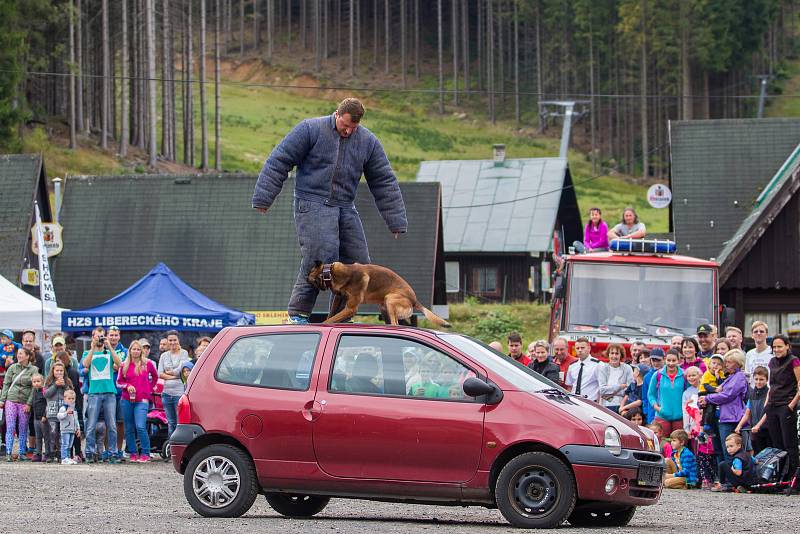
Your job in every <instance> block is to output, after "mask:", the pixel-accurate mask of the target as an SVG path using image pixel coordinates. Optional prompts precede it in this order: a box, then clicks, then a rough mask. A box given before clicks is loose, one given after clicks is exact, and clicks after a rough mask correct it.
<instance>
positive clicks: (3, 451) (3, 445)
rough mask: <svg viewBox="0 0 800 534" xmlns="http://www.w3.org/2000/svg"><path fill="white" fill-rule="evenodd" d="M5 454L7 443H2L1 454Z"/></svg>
mask: <svg viewBox="0 0 800 534" xmlns="http://www.w3.org/2000/svg"><path fill="white" fill-rule="evenodd" d="M5 455H6V445H5V443H3V444H0V456H5Z"/></svg>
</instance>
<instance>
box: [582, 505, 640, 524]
mask: <svg viewBox="0 0 800 534" xmlns="http://www.w3.org/2000/svg"><path fill="white" fill-rule="evenodd" d="M635 513H636V507H635V506H631V507H630V508H626V509H624V510H616V511H614V512H584V511H580V510H575V511H573V512H572V513H571V514H570V516H569V519H567V521H569V524H570V525H572V526H573V527H624V526H626V525H627V524H628V523H630V522H631V519H633V514H635Z"/></svg>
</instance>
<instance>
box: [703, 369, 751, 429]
mask: <svg viewBox="0 0 800 534" xmlns="http://www.w3.org/2000/svg"><path fill="white" fill-rule="evenodd" d="M746 399H747V377H746V376H745V374H744V373H743V372H742V371H741V370H739V371H736V372H735V373H733V374H732V375H729V376H728V378H726V379H725V383H724V384H723V385H722V391H720V392H719V393H712V394H711V395H707V396H706V400H707V401H708V402H710V403H711V404H716V405H717V406H719V422H720V423H738V422H739V421H741V419H742V416H743V415H744V410H745V408H744V403H745V400H746Z"/></svg>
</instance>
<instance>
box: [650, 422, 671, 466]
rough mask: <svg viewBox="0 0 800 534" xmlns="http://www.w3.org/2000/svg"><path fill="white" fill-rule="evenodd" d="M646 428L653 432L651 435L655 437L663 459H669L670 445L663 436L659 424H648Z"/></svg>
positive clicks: (662, 430) (662, 429) (662, 428)
mask: <svg viewBox="0 0 800 534" xmlns="http://www.w3.org/2000/svg"><path fill="white" fill-rule="evenodd" d="M647 428H649V429H650V430H652V431H653V434H655V435H656V439H658V443H659V445H660V446H661V452H662V454H663V455H664V458H669V457H670V456H672V446H671V445H670V442H669V438H668V437H665V436H664V427H662V426H661V423H656V422H653V423H650V424H649V425H647Z"/></svg>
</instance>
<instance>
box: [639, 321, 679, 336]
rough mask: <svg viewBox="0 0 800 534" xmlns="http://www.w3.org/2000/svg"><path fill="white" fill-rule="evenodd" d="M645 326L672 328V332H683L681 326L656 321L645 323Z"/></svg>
mask: <svg viewBox="0 0 800 534" xmlns="http://www.w3.org/2000/svg"><path fill="white" fill-rule="evenodd" d="M645 325H646V326H652V327H655V328H666V329H667V330H672V331H673V332H678V333H680V334H684V333H685V330H684V329H683V328H679V327H677V326H672V325H668V324H656V323H645Z"/></svg>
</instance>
